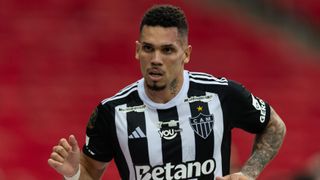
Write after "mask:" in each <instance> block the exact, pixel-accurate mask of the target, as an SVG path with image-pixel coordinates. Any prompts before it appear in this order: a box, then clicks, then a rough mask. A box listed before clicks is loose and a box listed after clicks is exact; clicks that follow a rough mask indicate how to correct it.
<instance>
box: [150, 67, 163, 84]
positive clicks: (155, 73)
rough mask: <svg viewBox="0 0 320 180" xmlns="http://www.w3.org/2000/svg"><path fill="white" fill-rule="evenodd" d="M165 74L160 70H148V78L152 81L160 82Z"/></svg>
mask: <svg viewBox="0 0 320 180" xmlns="http://www.w3.org/2000/svg"><path fill="white" fill-rule="evenodd" d="M163 74H164V72H163V71H161V70H160V69H150V70H148V77H149V78H150V80H151V81H159V80H161V78H162V77H163Z"/></svg>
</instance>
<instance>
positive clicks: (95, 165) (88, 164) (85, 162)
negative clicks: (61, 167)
mask: <svg viewBox="0 0 320 180" xmlns="http://www.w3.org/2000/svg"><path fill="white" fill-rule="evenodd" d="M106 166H107V164H106V163H99V162H96V161H93V160H92V159H91V160H90V159H89V158H88V157H87V156H85V155H83V154H82V156H81V157H80V170H81V171H80V180H97V179H101V177H102V175H103V172H104V170H105V168H106Z"/></svg>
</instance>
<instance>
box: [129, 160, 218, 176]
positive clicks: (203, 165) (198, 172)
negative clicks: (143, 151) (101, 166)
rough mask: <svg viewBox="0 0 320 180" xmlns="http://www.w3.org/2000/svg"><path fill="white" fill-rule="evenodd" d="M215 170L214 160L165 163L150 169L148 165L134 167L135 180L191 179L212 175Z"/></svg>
mask: <svg viewBox="0 0 320 180" xmlns="http://www.w3.org/2000/svg"><path fill="white" fill-rule="evenodd" d="M215 169H216V162H215V160H214V159H208V160H206V161H204V162H198V161H189V162H186V163H182V164H176V165H175V164H171V163H166V164H164V165H162V166H154V167H151V166H149V165H142V166H135V172H136V178H137V180H150V179H159V180H160V179H161V180H175V179H191V178H198V177H201V176H204V175H209V174H213V172H214V171H215Z"/></svg>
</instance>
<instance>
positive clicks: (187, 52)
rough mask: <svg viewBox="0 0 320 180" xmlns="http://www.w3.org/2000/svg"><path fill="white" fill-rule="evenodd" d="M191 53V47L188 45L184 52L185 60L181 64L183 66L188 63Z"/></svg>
mask: <svg viewBox="0 0 320 180" xmlns="http://www.w3.org/2000/svg"><path fill="white" fill-rule="evenodd" d="M191 51H192V46H191V45H188V47H187V48H186V50H185V51H184V54H185V59H184V60H183V62H184V63H185V64H187V63H188V62H189V61H190V56H191Z"/></svg>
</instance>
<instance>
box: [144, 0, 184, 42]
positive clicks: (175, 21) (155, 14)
mask: <svg viewBox="0 0 320 180" xmlns="http://www.w3.org/2000/svg"><path fill="white" fill-rule="evenodd" d="M144 25H147V26H161V27H165V28H166V27H176V28H177V29H178V32H179V34H180V35H181V36H185V37H187V35H188V22H187V18H186V16H185V14H184V12H183V10H182V9H181V8H179V7H176V6H172V5H154V6H152V7H151V8H150V9H148V10H147V12H146V13H145V14H144V16H143V19H142V21H141V24H140V32H141V31H142V28H143V26H144Z"/></svg>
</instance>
